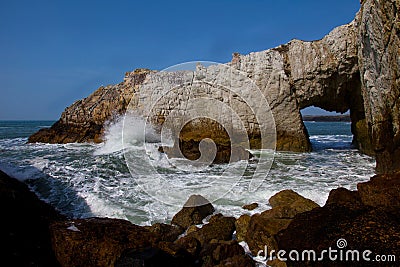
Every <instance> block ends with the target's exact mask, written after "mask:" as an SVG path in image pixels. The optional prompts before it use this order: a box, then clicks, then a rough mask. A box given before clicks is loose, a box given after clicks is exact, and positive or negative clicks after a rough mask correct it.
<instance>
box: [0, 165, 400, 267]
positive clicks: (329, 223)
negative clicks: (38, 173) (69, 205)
mask: <svg viewBox="0 0 400 267" xmlns="http://www.w3.org/2000/svg"><path fill="white" fill-rule="evenodd" d="M357 188H358V190H357V191H349V190H347V189H344V188H338V189H335V190H332V191H331V193H330V195H329V198H328V200H327V202H326V204H325V205H324V206H323V207H319V206H318V205H317V204H316V203H314V202H313V201H311V200H309V199H306V198H304V197H302V196H300V195H298V194H297V193H295V192H294V191H292V190H284V191H281V192H279V193H277V194H276V195H274V196H273V197H271V198H270V199H269V204H270V206H271V207H272V209H270V210H266V211H263V212H261V213H259V214H254V215H252V216H250V215H246V214H245V209H243V213H244V215H242V216H240V217H239V218H237V219H236V218H233V217H225V216H223V215H222V214H216V213H215V210H214V207H213V206H212V204H211V203H209V202H208V201H207V200H206V199H204V198H203V197H201V196H198V195H194V196H191V197H190V198H189V199H188V201H187V203H186V204H185V206H184V207H183V208H182V209H181V211H179V212H178V213H177V214H176V215H175V216H174V218H173V219H172V222H171V224H165V223H157V224H154V225H152V226H138V225H134V224H131V223H130V222H129V221H126V220H120V219H110V218H88V219H72V218H66V217H65V216H63V215H61V214H59V212H57V211H55V210H54V209H53V208H52V207H50V206H49V205H47V204H46V203H44V202H42V201H40V200H39V199H38V198H37V197H36V195H34V194H33V193H32V192H30V191H29V189H28V187H27V186H26V185H25V184H23V183H21V182H19V181H17V180H15V179H13V178H10V177H8V176H7V175H6V174H5V173H3V172H0V191H1V195H0V196H1V198H2V199H1V201H0V203H1V204H2V208H3V210H5V211H6V213H5V215H6V218H5V219H4V220H2V227H1V229H0V232H1V236H2V237H3V238H2V239H1V240H2V241H1V242H4V243H3V244H4V245H6V246H3V248H7V249H6V251H5V253H4V257H3V259H2V261H3V262H6V263H10V264H12V265H18V266H27V265H34V266H238V267H239V266H240V267H245V266H255V262H254V261H253V259H252V257H251V255H250V254H249V253H250V252H251V253H252V256H255V255H257V253H258V252H259V251H260V250H261V251H264V250H265V246H267V247H268V251H271V250H275V251H278V250H285V251H293V250H297V251H303V250H315V251H316V253H321V252H322V250H324V249H328V248H329V247H332V248H337V247H336V242H337V241H338V240H339V239H343V238H344V239H345V240H346V241H347V244H348V247H347V249H352V250H360V251H362V250H370V251H372V254H371V256H370V257H371V258H373V257H374V256H375V255H395V256H397V260H399V258H398V257H400V232H399V231H398V229H400V173H397V174H391V175H377V176H375V177H373V178H371V180H370V181H369V182H365V183H360V184H358V186H357ZM266 201H267V200H266ZM253 206H254V205H253ZM204 222H206V223H205V224H203V223H204ZM241 241H245V242H246V243H247V245H248V247H249V250H250V252H247V253H246V251H245V250H244V249H243V247H242V246H241V245H239V242H241ZM274 255H275V256H276V254H274ZM318 255H319V254H318ZM286 257H287V255H286ZM268 264H269V266H376V263H375V262H365V261H350V262H349V261H346V262H341V261H330V260H329V259H328V258H325V260H323V261H317V262H315V261H290V260H289V261H287V262H286V263H285V262H281V261H279V260H277V259H275V260H273V261H269V262H268ZM393 264H394V263H393V262H386V263H383V264H382V265H379V266H393Z"/></svg>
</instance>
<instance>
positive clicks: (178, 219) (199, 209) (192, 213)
mask: <svg viewBox="0 0 400 267" xmlns="http://www.w3.org/2000/svg"><path fill="white" fill-rule="evenodd" d="M213 212H214V207H213V205H212V204H211V203H210V202H209V201H208V200H207V199H205V198H204V197H202V196H200V195H192V196H190V198H189V199H188V201H187V202H186V203H185V205H184V206H183V208H182V209H181V210H180V211H179V212H178V213H177V214H175V216H174V217H173V218H172V221H171V223H172V224H175V225H178V226H180V227H182V228H184V229H186V228H188V227H189V226H191V225H195V224H201V223H202V222H203V219H204V218H206V217H207V216H209V215H211V214H212V213H213Z"/></svg>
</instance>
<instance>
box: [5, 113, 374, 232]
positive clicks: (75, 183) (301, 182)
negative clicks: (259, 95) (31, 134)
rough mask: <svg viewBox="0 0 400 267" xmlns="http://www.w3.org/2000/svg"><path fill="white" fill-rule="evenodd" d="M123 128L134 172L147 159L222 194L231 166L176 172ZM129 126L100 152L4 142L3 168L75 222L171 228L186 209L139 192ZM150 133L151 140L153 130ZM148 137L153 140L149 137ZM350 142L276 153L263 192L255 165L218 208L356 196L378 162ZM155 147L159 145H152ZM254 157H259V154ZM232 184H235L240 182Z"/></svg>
mask: <svg viewBox="0 0 400 267" xmlns="http://www.w3.org/2000/svg"><path fill="white" fill-rule="evenodd" d="M125 123H129V124H130V125H131V126H132V129H136V131H128V132H127V133H126V136H127V138H129V139H128V140H130V141H131V145H130V146H129V147H128V148H127V147H125V149H131V150H132V151H133V152H134V153H133V154H132V157H133V158H132V159H133V160H135V162H136V166H135V167H136V168H143V166H141V165H140V162H141V161H142V160H143V158H144V157H146V158H147V159H148V160H149V161H150V163H151V165H152V166H153V168H154V169H155V170H156V171H157V173H159V174H160V175H161V176H162V177H163V178H164V179H166V180H167V181H168V182H169V183H170V184H171V186H174V187H177V188H179V187H192V188H196V187H198V186H202V185H203V183H206V182H207V183H208V182H210V181H213V179H214V178H215V179H214V180H216V181H214V183H213V186H211V187H209V190H210V191H212V192H211V193H213V192H214V193H215V192H219V191H221V189H222V182H223V180H221V181H218V180H217V179H216V177H218V176H219V175H220V174H221V172H223V170H224V168H225V167H226V166H225V165H213V166H210V167H207V168H206V169H205V170H203V171H197V170H192V171H182V170H180V169H179V168H176V167H174V165H175V164H174V161H173V160H172V161H171V160H169V159H168V158H167V157H166V156H165V154H162V153H160V152H159V151H158V147H159V146H160V143H145V144H144V146H143V141H144V140H143V138H142V136H143V133H144V132H147V131H145V126H144V125H145V123H144V122H143V120H141V119H139V118H135V117H132V118H131V119H130V120H129V121H126V120H125ZM123 126H124V122H123V118H119V119H118V120H117V121H115V122H114V123H111V124H110V126H109V128H108V130H107V132H106V142H105V144H100V145H93V144H68V145H57V144H26V141H27V138H9V139H0V149H1V154H0V169H2V170H3V171H5V172H6V173H8V174H9V175H11V176H13V177H17V178H20V179H21V180H26V179H31V178H36V179H35V180H34V181H28V183H29V185H30V186H31V188H32V189H33V190H35V191H36V192H37V194H38V195H39V196H40V197H41V198H42V199H44V200H46V201H48V202H50V203H51V204H53V205H54V206H56V207H57V208H58V209H59V210H61V211H62V212H64V213H65V214H68V215H71V216H74V217H90V216H108V217H114V218H124V219H128V220H130V221H132V222H133V223H137V224H142V225H143V224H150V223H154V222H165V221H168V220H170V219H171V218H172V217H173V215H174V214H175V213H176V212H177V211H178V210H179V209H180V207H177V206H167V205H165V204H164V203H162V202H159V201H158V200H156V199H155V198H153V197H151V196H149V195H148V194H146V193H145V192H144V191H143V190H142V189H141V188H140V187H138V186H137V183H136V182H137V178H138V177H132V175H131V173H130V172H129V169H128V167H127V166H126V164H125V158H124V153H122V152H123V145H122V140H121V139H122V135H121V133H122V127H123ZM316 126H318V123H316ZM150 129H151V128H150ZM149 132H150V134H149V135H150V136H151V130H150V131H149ZM126 136H124V138H125V137H126ZM144 136H145V139H146V140H147V137H148V136H146V134H145V135H144ZM153 137H154V136H153ZM351 139H352V136H351V135H314V136H311V142H312V144H313V146H314V147H316V148H317V149H316V150H315V152H312V153H290V152H279V153H276V154H275V161H274V163H273V166H272V169H271V171H270V172H269V174H268V176H266V177H265V180H264V181H263V183H262V185H261V186H260V188H259V189H258V190H257V191H256V192H252V193H249V192H248V190H247V186H248V179H250V178H251V173H252V171H254V169H255V166H256V164H257V160H252V161H250V163H249V171H246V173H245V175H244V177H243V178H242V179H238V182H237V184H236V185H235V186H233V187H232V189H231V191H230V192H229V193H228V194H227V195H225V196H223V197H222V198H220V199H219V200H218V201H216V202H215V203H214V206H215V208H216V210H217V212H221V213H223V214H225V215H229V216H235V217H239V216H240V215H242V214H244V213H247V214H254V213H257V212H262V211H263V210H266V209H268V208H269V205H268V199H269V198H270V197H271V196H272V195H274V194H276V193H277V192H279V191H281V190H283V189H293V190H295V191H296V192H298V193H299V194H301V195H303V196H305V197H307V198H310V199H312V200H314V201H316V202H317V203H318V204H320V205H323V204H324V203H325V201H326V199H327V196H328V194H329V191H330V190H331V189H334V188H337V187H339V186H340V187H345V188H348V189H352V190H354V189H356V184H357V183H358V182H363V181H366V180H368V179H369V177H371V176H372V175H373V174H374V166H375V161H374V159H372V158H370V157H368V156H366V155H363V154H360V153H359V152H358V151H356V150H354V149H351ZM149 141H153V142H154V141H158V140H157V139H156V138H155V139H152V140H150V138H149ZM252 152H254V154H259V151H252ZM145 178H146V179H148V180H149V181H150V182H151V181H152V179H154V176H152V174H149V175H148V176H147V177H145ZM228 178H229V177H228ZM231 178H232V179H235V180H236V179H237V178H238V177H231ZM150 185H151V183H150ZM153 190H155V191H156V190H157V188H155V187H154V188H153ZM158 190H160V191H162V190H164V191H165V190H166V189H165V188H159V189H158ZM166 195H168V194H166ZM169 197H170V198H171V199H176V200H179V201H181V202H182V205H183V203H184V202H185V201H186V200H187V198H188V197H189V196H188V195H186V192H185V191H184V190H182V191H177V193H176V194H175V195H170V196H169ZM253 202H257V203H258V204H259V208H257V209H256V210H254V211H247V210H243V209H242V208H241V207H242V205H244V204H250V203H253Z"/></svg>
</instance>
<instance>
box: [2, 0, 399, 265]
mask: <svg viewBox="0 0 400 267" xmlns="http://www.w3.org/2000/svg"><path fill="white" fill-rule="evenodd" d="M361 2H362V5H361V9H360V11H359V13H358V14H357V16H356V18H355V20H354V21H353V22H351V23H349V24H347V25H344V26H341V27H338V28H336V29H334V30H333V31H332V32H331V33H330V34H328V35H327V36H326V37H324V38H323V39H321V40H318V41H314V42H304V41H299V40H293V41H291V42H289V43H288V44H285V45H282V46H279V47H277V48H274V49H270V50H266V51H262V52H257V53H251V54H249V55H239V54H234V57H233V59H232V62H230V63H229V65H230V66H231V67H233V68H235V69H237V70H240V71H243V72H245V73H248V77H249V78H250V79H252V80H253V81H254V82H255V83H256V84H257V86H258V87H259V88H260V89H261V90H262V92H263V93H264V95H265V97H266V98H267V99H268V102H269V105H270V108H271V111H272V114H273V116H274V118H275V124H276V130H277V132H276V137H277V140H276V147H277V149H279V150H292V151H310V150H311V145H310V142H309V139H308V135H307V131H306V129H305V127H304V124H303V121H302V118H301V114H300V110H301V109H302V108H305V107H308V106H312V105H314V106H318V107H321V108H323V109H326V110H329V111H337V112H345V111H347V110H350V117H351V122H352V131H353V134H354V144H355V145H357V146H358V148H359V149H360V150H361V151H363V152H365V153H368V154H374V155H375V156H376V160H377V172H378V173H380V174H378V175H376V176H375V177H373V178H371V180H370V181H368V182H365V183H360V184H358V186H357V191H349V190H347V189H343V188H338V189H336V190H333V191H331V193H330V195H329V198H328V200H327V202H326V204H325V205H324V206H323V207H318V205H316V204H315V203H313V202H312V201H311V200H308V199H306V198H304V197H302V196H300V195H298V194H297V193H295V192H293V191H290V190H286V191H283V192H280V193H278V194H277V195H275V196H274V197H272V198H271V199H269V204H270V206H271V207H272V209H270V210H266V211H263V212H261V213H259V214H255V215H252V216H250V215H246V210H245V209H244V210H243V211H244V212H243V213H244V215H242V216H241V217H239V218H232V217H225V216H223V215H221V214H215V211H214V208H213V207H212V205H211V204H210V203H204V202H203V201H204V200H203V199H202V198H201V197H199V196H193V197H191V198H190V199H189V200H188V203H189V204H190V203H192V202H193V203H197V202H198V201H199V200H200V202H201V203H202V205H200V206H197V207H193V206H192V205H188V206H184V207H183V208H182V210H181V211H180V212H179V213H178V214H177V215H176V216H175V217H174V219H173V221H172V223H171V224H155V225H153V226H148V227H143V226H137V225H133V224H131V223H130V222H128V221H124V220H117V219H108V218H90V219H73V218H66V217H64V216H62V215H60V214H59V213H58V212H57V211H55V210H54V209H53V208H51V207H50V206H48V205H47V204H45V203H43V202H41V201H40V200H38V199H37V197H36V196H35V195H34V194H33V193H32V192H30V191H29V189H28V188H27V186H26V185H24V184H21V183H20V182H18V181H16V180H13V179H12V178H10V177H8V176H7V175H5V174H4V173H0V190H1V194H0V196H1V198H2V200H1V201H0V203H1V205H2V207H3V210H4V211H6V213H5V214H6V215H5V218H4V219H2V227H1V228H0V231H1V236H2V238H1V242H4V243H3V244H4V246H2V247H3V249H6V250H5V251H4V252H5V253H4V254H3V253H2V255H5V256H6V257H4V258H3V259H2V261H3V262H4V263H5V265H21V266H28V265H34V266H254V262H253V261H252V259H251V257H250V256H249V255H248V254H246V253H245V251H244V249H243V248H242V246H240V245H239V244H238V242H239V241H245V242H246V243H247V244H248V246H249V249H250V252H251V253H252V254H253V255H254V254H255V253H257V252H258V251H259V250H262V249H264V246H265V245H267V246H268V247H270V248H275V249H276V250H278V249H279V250H280V249H283V250H285V251H290V250H298V251H302V250H310V249H314V250H316V251H317V252H322V251H323V250H324V249H327V248H329V247H333V248H336V247H337V243H336V242H337V241H338V240H339V239H341V238H345V239H346V241H347V247H346V248H348V249H357V250H371V251H372V253H373V254H372V255H370V256H371V258H373V256H374V255H396V256H397V258H396V259H397V262H398V260H399V257H400V235H399V229H400V225H399V224H400V212H399V211H400V206H399V205H400V204H399V201H400V174H399V172H398V171H399V170H400V138H399V136H400V134H399V132H400V115H399V112H400V111H399V104H400V89H399V88H400V77H399V66H400V62H399V58H400V57H399V52H400V50H399V47H400V18H399V7H400V1H399V0H363V1H361ZM213 71H215V70H213ZM200 72H203V73H204V72H207V69H199V70H196V71H194V72H186V73H173V72H172V73H159V72H154V71H150V70H146V69H140V70H136V71H134V72H129V73H127V74H126V76H125V79H124V81H123V82H122V83H120V84H118V85H113V86H107V87H101V88H99V89H98V90H97V91H96V92H94V93H93V94H92V95H90V96H89V97H87V98H85V99H83V100H79V101H77V102H75V103H74V104H73V105H71V106H70V107H68V108H67V109H66V110H65V111H64V112H63V114H62V115H61V118H60V120H59V121H57V122H56V123H55V124H54V125H53V126H52V127H51V128H49V129H43V130H40V131H39V132H38V133H36V134H34V135H32V136H31V137H30V138H29V142H49V143H67V142H100V141H101V140H102V136H103V132H104V129H105V128H104V127H105V123H106V122H107V121H110V120H112V118H114V117H116V116H118V115H120V114H123V113H125V112H126V110H127V109H128V106H129V105H130V104H129V103H132V102H131V100H132V99H133V100H134V101H133V103H135V99H136V98H138V97H145V96H146V94H150V91H148V90H155V88H154V86H152V85H155V84H157V80H158V79H159V78H160V76H162V75H167V76H168V75H170V78H171V79H170V80H169V81H170V82H171V85H173V84H174V83H176V82H177V81H178V80H179V79H182V78H184V77H186V76H185V75H187V77H201V75H199V74H200ZM146 88H147V89H146ZM152 88H153V89H152ZM151 92H152V91H151ZM155 93H156V94H157V91H155ZM190 98H191V96H190V94H188V95H183V94H182V95H181V98H180V99H181V100H179V101H182V102H184V101H187V100H188V99H190ZM173 101H176V100H173ZM179 101H178V102H177V106H178V107H179V105H180V103H182V102H179ZM232 101H233V102H232V103H236V102H234V100H232ZM167 102H168V101H167ZM173 103H174V102H173ZM161 108H162V106H161ZM138 110H139V108H138ZM168 112H169V107H168V105H165V108H164V109H161V110H160V113H159V114H160V116H158V117H157V118H155V119H156V120H155V121H156V122H157V121H158V122H159V123H160V124H162V123H163V120H162V118H163V116H165V114H168ZM242 112H243V115H248V114H247V113H246V112H247V111H246V109H242ZM161 115H162V116H161ZM244 117H245V118H248V121H247V124H246V123H245V126H246V129H247V131H248V135H249V137H250V139H251V140H253V145H254V146H257V138H259V136H258V132H257V129H259V126H257V125H253V124H252V122H253V121H252V119H251V116H250V115H249V116H244ZM202 129H203V130H204V132H207V131H209V132H214V130H215V128H214V125H212V124H210V128H207V127H203V128H202ZM194 130H195V129H193V131H188V132H195V131H194ZM191 140H193V136H190V137H188V140H186V139H185V137H182V138H181V142H182V143H185V142H187V141H191ZM251 140H250V141H251ZM192 142H196V140H193V141H192ZM192 147H193V146H192ZM192 147H191V149H192ZM190 153H195V152H193V151H191V152H190ZM188 197H189V196H188ZM266 201H267V200H266ZM204 219H205V220H206V222H207V223H206V224H204V225H203V226H202V227H199V226H198V224H199V223H203V222H204ZM196 225H197V226H196ZM235 231H236V234H235V235H234V232H235ZM269 265H271V266H377V263H376V262H331V261H321V262H314V261H300V262H298V261H288V262H287V263H284V262H279V261H278V260H274V261H272V262H269ZM379 266H396V263H393V262H386V263H381V264H380V265H379Z"/></svg>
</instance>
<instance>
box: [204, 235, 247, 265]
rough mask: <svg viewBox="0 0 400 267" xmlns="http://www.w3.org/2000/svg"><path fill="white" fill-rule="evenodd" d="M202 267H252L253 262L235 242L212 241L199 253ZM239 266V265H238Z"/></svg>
mask: <svg viewBox="0 0 400 267" xmlns="http://www.w3.org/2000/svg"><path fill="white" fill-rule="evenodd" d="M200 258H201V261H202V266H203V267H208V266H209V267H212V266H254V263H253V261H252V260H251V258H250V257H249V256H246V255H245V252H244V250H243V248H242V246H240V245H239V244H238V243H237V242H236V241H234V240H231V241H219V240H218V241H217V240H213V241H211V242H210V243H207V244H205V245H204V247H203V249H202V251H201V252H200ZM239 264H241V265H239Z"/></svg>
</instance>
